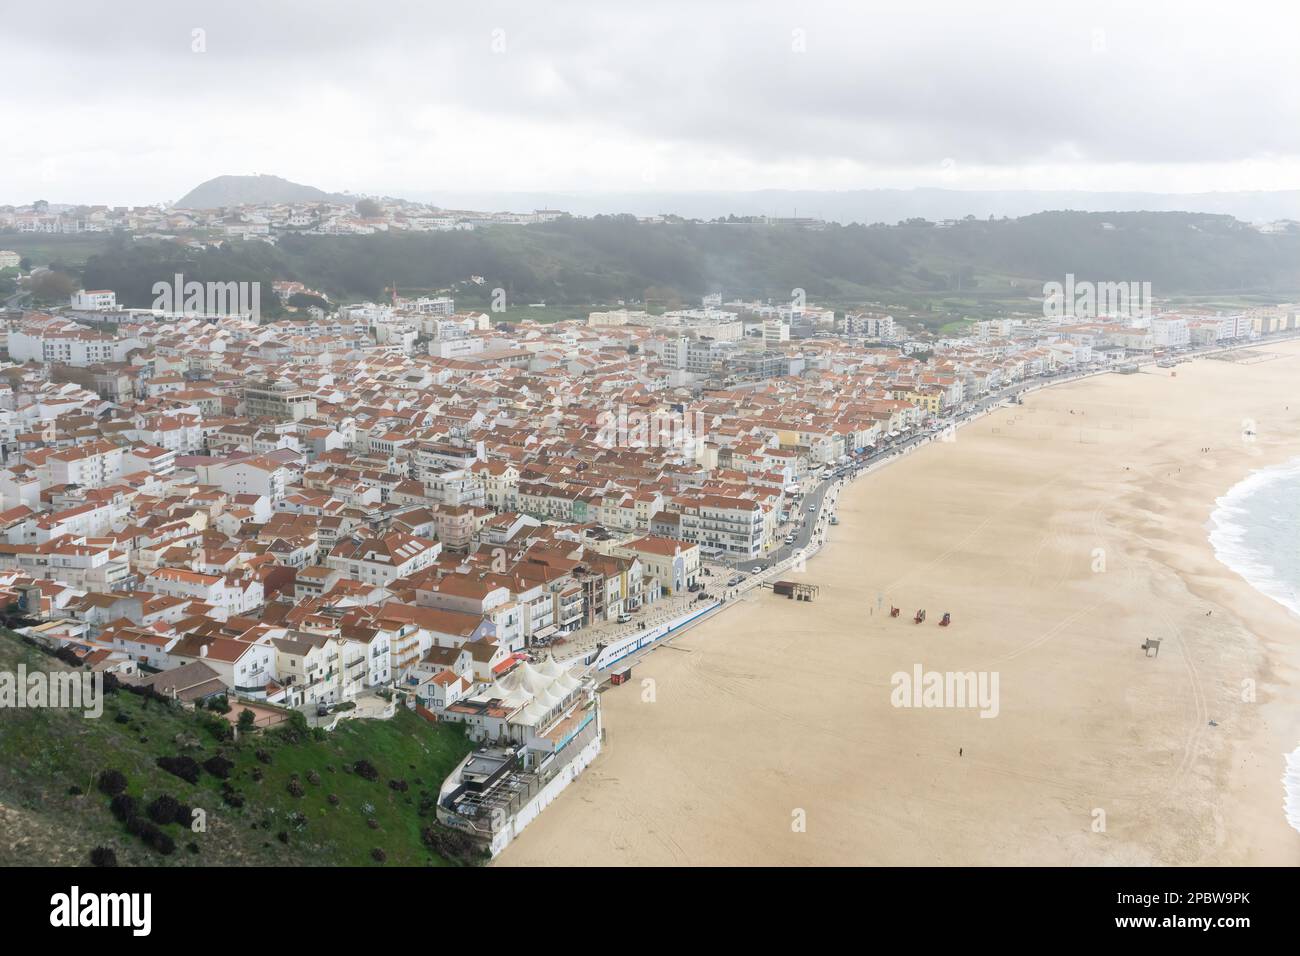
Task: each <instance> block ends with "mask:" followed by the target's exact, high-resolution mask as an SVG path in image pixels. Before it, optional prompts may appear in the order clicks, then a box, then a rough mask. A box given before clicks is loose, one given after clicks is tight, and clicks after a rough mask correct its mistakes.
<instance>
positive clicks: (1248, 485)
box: [1210, 458, 1300, 616]
mask: <svg viewBox="0 0 1300 956" xmlns="http://www.w3.org/2000/svg"><path fill="white" fill-rule="evenodd" d="M1216 504H1217V507H1216V508H1215V510H1214V513H1213V514H1212V515H1211V516H1210V524H1211V530H1210V544H1211V545H1212V546H1213V548H1214V556H1215V557H1216V558H1218V559H1219V560H1220V561H1221V562H1222V563H1223V564H1225V565H1227V566H1228V567H1229V568H1231V569H1232V570H1233V571H1235V572H1236V573H1237V574H1239V575H1241V576H1242V577H1243V578H1245V579H1246V582H1247V583H1248V584H1250V585H1251V586H1252V587H1254V588H1255V589H1256V590H1257V591H1259V592H1261V593H1262V594H1265V595H1267V596H1268V597H1270V598H1272V599H1273V600H1274V601H1277V602H1278V603H1279V604H1281V605H1282V606H1283V607H1285V608H1287V609H1288V610H1289V611H1291V613H1293V614H1295V615H1297V616H1300V458H1297V459H1292V460H1291V461H1289V462H1286V463H1285V464H1282V465H1276V466H1274V467H1272V468H1261V469H1260V470H1259V471H1255V472H1252V473H1251V474H1250V475H1249V476H1248V477H1247V478H1245V479H1244V480H1243V481H1240V482H1238V483H1237V484H1236V485H1234V486H1233V487H1232V488H1231V489H1230V490H1229V491H1228V493H1227V494H1225V495H1224V496H1223V497H1222V498H1220V499H1219V500H1218V501H1217V502H1216Z"/></svg>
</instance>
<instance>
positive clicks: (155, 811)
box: [144, 793, 182, 824]
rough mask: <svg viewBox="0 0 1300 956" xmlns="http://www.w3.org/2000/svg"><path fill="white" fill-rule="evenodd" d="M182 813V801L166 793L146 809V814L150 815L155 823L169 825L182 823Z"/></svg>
mask: <svg viewBox="0 0 1300 956" xmlns="http://www.w3.org/2000/svg"><path fill="white" fill-rule="evenodd" d="M180 811H181V805H180V801H178V800H177V799H176V798H175V797H173V796H170V795H168V794H165V793H164V794H163V795H162V796H161V797H159V798H158V799H157V800H155V801H154V802H153V803H151V804H149V806H147V807H145V811H144V812H145V813H147V814H148V815H149V819H150V820H152V821H153V822H154V823H158V824H168V823H177V822H180V821H181V819H182V818H181V817H180Z"/></svg>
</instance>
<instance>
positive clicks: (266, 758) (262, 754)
mask: <svg viewBox="0 0 1300 956" xmlns="http://www.w3.org/2000/svg"><path fill="white" fill-rule="evenodd" d="M253 756H254V757H256V758H257V759H258V761H260V762H261V763H264V764H267V765H268V766H269V765H270V763H271V752H270V751H269V750H258V751H257V752H256V753H254V754H253Z"/></svg>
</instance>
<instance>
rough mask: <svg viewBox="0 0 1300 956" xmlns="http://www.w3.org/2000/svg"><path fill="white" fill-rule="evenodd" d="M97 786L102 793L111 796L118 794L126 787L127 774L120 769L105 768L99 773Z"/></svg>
mask: <svg viewBox="0 0 1300 956" xmlns="http://www.w3.org/2000/svg"><path fill="white" fill-rule="evenodd" d="M96 786H98V787H99V792H100V793H102V794H105V795H106V796H109V797H112V796H116V795H117V794H119V793H121V792H122V791H123V790H125V789H126V774H124V773H122V771H120V770H105V771H104V772H103V773H101V774H100V775H99V782H98V783H97V784H96Z"/></svg>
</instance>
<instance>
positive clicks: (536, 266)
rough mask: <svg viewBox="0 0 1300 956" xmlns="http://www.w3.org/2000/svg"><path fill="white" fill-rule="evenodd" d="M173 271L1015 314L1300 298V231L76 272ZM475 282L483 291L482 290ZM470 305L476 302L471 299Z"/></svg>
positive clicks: (136, 251)
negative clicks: (1033, 307)
mask: <svg viewBox="0 0 1300 956" xmlns="http://www.w3.org/2000/svg"><path fill="white" fill-rule="evenodd" d="M176 272H184V273H185V275H186V276H192V277H194V278H195V279H197V280H199V281H207V280H213V281H217V280H230V279H242V280H248V281H262V282H266V283H270V282H271V281H273V280H275V279H295V280H298V281H301V282H303V283H305V284H307V285H308V286H310V287H312V288H316V289H320V290H321V291H324V292H326V293H328V294H330V295H331V296H335V297H337V298H340V299H347V298H356V299H361V298H368V299H378V298H379V297H381V296H382V295H383V294H384V290H385V289H386V288H388V287H390V286H391V285H392V284H393V283H396V284H397V286H398V287H400V288H402V289H408V290H409V289H441V288H451V287H453V286H456V285H457V284H458V283H459V284H461V285H462V289H461V291H458V292H457V302H458V303H460V304H463V305H465V306H466V307H470V306H475V305H477V306H478V307H483V306H484V305H485V303H486V299H485V298H484V297H485V296H487V295H488V293H489V291H490V290H491V289H492V288H494V287H498V286H499V287H500V288H502V289H504V290H506V291H507V292H508V293H509V301H510V302H512V303H517V302H538V301H544V302H547V303H551V304H574V305H586V304H591V303H594V302H614V301H617V300H619V299H625V300H637V299H642V298H645V297H647V296H649V297H653V298H655V299H658V300H661V301H665V302H668V301H676V302H682V303H687V302H692V301H698V300H699V297H700V296H702V295H705V294H707V293H710V292H713V291H717V290H719V289H721V290H725V292H726V293H727V294H729V295H743V296H750V297H772V296H779V297H783V296H787V295H789V294H790V290H792V289H795V288H801V289H804V290H806V292H807V293H808V295H810V296H812V297H814V298H815V299H817V300H818V301H829V302H853V301H859V302H860V301H863V300H864V299H870V298H875V297H877V296H880V295H890V296H896V295H900V294H908V295H914V296H918V297H922V298H925V299H933V298H935V297H944V296H950V295H960V296H961V297H962V298H963V299H966V300H973V299H974V298H976V297H997V298H1009V299H1012V300H1015V301H1018V302H1021V303H1027V302H1028V301H1029V296H1030V295H1031V294H1032V293H1033V292H1034V290H1036V289H1039V290H1040V289H1041V287H1042V283H1043V282H1044V281H1046V280H1048V279H1056V280H1064V278H1065V276H1066V275H1067V274H1074V275H1077V276H1078V277H1080V278H1086V279H1091V280H1094V281H1147V282H1151V283H1152V284H1153V287H1154V291H1155V294H1156V295H1157V296H1168V295H1174V294H1189V295H1213V294H1221V293H1222V294H1226V293H1232V294H1238V295H1241V294H1251V293H1271V294H1276V295H1286V296H1291V295H1292V294H1293V293H1294V292H1295V291H1296V290H1300V232H1288V233H1280V234H1265V233H1262V232H1260V231H1259V230H1257V229H1254V228H1252V227H1250V226H1247V225H1245V224H1243V223H1241V222H1239V221H1237V220H1234V219H1232V218H1230V217H1227V216H1211V215H1204V214H1196V213H1169V212H1162V213H1141V212H1139V213H1080V212H1055V213H1039V214H1037V215H1033V216H1024V217H1021V218H1018V219H1007V220H1001V219H999V220H995V221H993V222H989V221H987V220H982V219H977V220H974V221H963V222H959V223H958V224H956V225H955V226H953V227H952V228H939V227H937V226H933V225H904V226H886V227H874V228H873V227H868V226H838V225H830V226H827V227H826V228H824V229H803V228H798V227H793V226H769V225H760V224H727V223H703V224H701V223H691V222H681V223H678V222H668V223H646V222H641V221H638V220H636V219H634V218H633V217H631V216H600V217H593V218H589V219H581V218H561V219H557V220H554V221H553V222H549V223H537V224H533V225H527V226H490V227H487V228H483V229H475V230H473V231H471V232H435V233H414V234H406V233H380V234H377V235H373V236H297V235H284V236H282V237H280V239H279V241H278V242H277V243H276V244H275V245H269V244H267V243H261V242H241V243H227V244H226V245H225V246H223V247H222V248H221V249H217V250H206V251H196V250H187V249H181V248H178V247H177V246H176V244H175V243H149V242H131V243H127V242H123V241H120V240H119V241H117V242H111V241H110V242H109V243H107V244H106V246H105V248H104V250H103V251H102V252H100V253H99V254H97V255H94V256H92V257H91V258H90V259H89V260H88V261H87V262H86V265H85V268H84V270H83V274H82V276H81V281H82V282H83V283H84V284H85V287H86V288H92V289H100V288H103V289H113V290H115V291H116V292H117V294H118V301H119V302H124V303H126V304H128V305H132V306H140V307H144V306H147V305H148V303H149V301H150V300H152V298H153V295H152V293H151V289H152V286H153V283H154V282H156V281H159V280H162V279H166V278H168V277H170V276H171V275H173V274H174V273H176ZM471 276H480V277H483V279H484V282H483V283H482V284H481V286H480V285H474V284H473V283H469V282H468V280H469V278H470V277H471ZM478 299H482V300H483V301H481V302H480V301H478Z"/></svg>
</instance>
